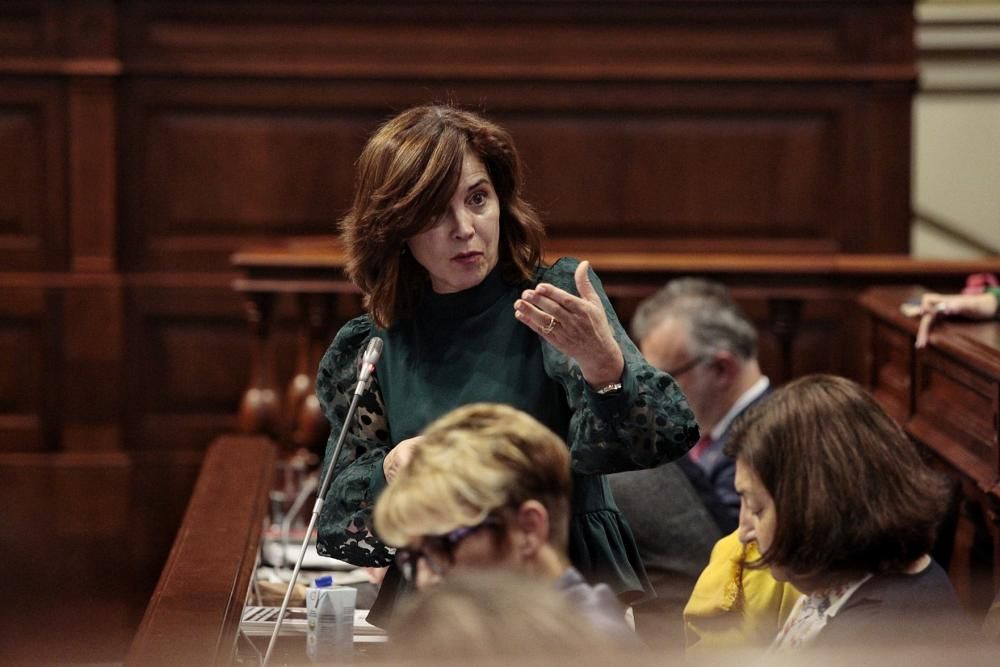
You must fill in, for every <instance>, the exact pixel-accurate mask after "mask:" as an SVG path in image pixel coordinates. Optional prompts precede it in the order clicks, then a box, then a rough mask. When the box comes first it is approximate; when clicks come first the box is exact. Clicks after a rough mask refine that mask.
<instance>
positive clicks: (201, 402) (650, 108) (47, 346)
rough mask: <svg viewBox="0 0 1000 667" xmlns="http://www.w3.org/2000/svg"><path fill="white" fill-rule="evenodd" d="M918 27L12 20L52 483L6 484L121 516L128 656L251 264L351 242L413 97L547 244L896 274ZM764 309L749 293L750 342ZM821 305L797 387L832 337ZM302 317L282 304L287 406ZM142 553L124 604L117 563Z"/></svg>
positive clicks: (8, 402)
mask: <svg viewBox="0 0 1000 667" xmlns="http://www.w3.org/2000/svg"><path fill="white" fill-rule="evenodd" d="M912 28H913V26H912V3H911V2H906V1H903V0H873V1H872V2H866V3H858V2H851V1H846V0H845V1H838V0H717V1H716V0H713V1H711V2H690V1H685V0H616V1H613V2H611V1H608V2H600V1H593V0H583V1H579V2H577V1H573V0H538V1H536V2H524V1H523V0H422V1H420V2H409V1H403V0H358V1H351V2H336V3H332V2H324V1H321V0H292V1H290V2H276V1H274V0H249V1H247V2H240V3H233V2H226V1H223V0H208V1H206V2H190V1H187V0H136V1H134V2H114V1H113V0H86V1H84V0H69V1H67V0H12V1H10V2H4V3H0V364H3V367H4V368H12V369H13V370H12V371H8V372H5V373H4V374H3V376H2V378H0V455H2V456H10V457H14V458H15V459H17V460H16V461H7V463H10V465H11V466H13V467H15V468H18V469H19V470H20V471H21V472H23V473H24V474H25V475H27V476H28V478H33V481H31V479H29V481H26V482H24V483H23V484H21V483H19V484H18V485H15V486H14V487H12V488H14V489H15V490H16V491H17V492H18V493H24V494H27V495H28V496H29V497H33V495H35V494H39V495H40V494H42V493H43V492H44V490H45V489H47V488H48V487H47V486H46V485H47V484H49V482H48V481H46V480H47V479H50V478H49V477H47V475H49V473H50V472H51V470H56V469H58V470H59V471H60V472H59V473H58V475H63V476H65V478H66V479H71V480H76V481H74V482H72V483H69V484H68V485H67V486H64V487H63V488H62V489H61V490H60V492H59V494H58V498H59V501H60V502H61V503H64V504H66V505H71V504H72V503H73V500H72V498H73V496H74V495H79V494H87V493H96V492H97V491H96V490H97V489H99V490H100V491H101V492H103V493H104V496H103V498H102V500H101V501H100V502H101V503H104V504H103V505H101V507H99V508H97V509H99V510H100V511H102V512H109V513H114V512H115V511H116V510H118V511H119V512H124V511H125V510H124V508H128V511H127V512H126V514H127V519H125V520H124V523H121V521H122V519H121V516H119V515H116V516H115V517H113V518H108V519H107V520H108V521H115V522H118V523H115V525H114V527H113V528H112V529H110V532H109V531H103V532H102V533H101V534H100V535H98V536H95V537H94V538H93V540H92V541H91V542H90V543H88V544H85V545H83V547H81V548H82V551H81V554H82V555H81V557H82V558H84V559H85V561H86V562H84V563H81V564H80V565H79V567H80V568H81V569H80V570H79V571H80V572H82V573H84V574H87V575H88V576H89V575H90V574H91V573H92V574H93V576H94V577H95V578H96V579H95V581H98V582H99V583H96V584H95V585H94V588H95V589H96V588H98V587H101V586H105V584H107V586H106V588H102V591H104V592H106V594H107V595H106V596H105V597H103V598H102V597H100V596H99V595H98V596H96V597H95V603H94V604H95V609H97V610H98V612H99V613H101V614H106V615H107V617H108V618H109V619H114V620H112V621H110V623H109V626H108V627H109V629H108V631H107V632H108V633H109V635H108V636H112V635H115V634H116V633H119V634H121V633H122V632H123V631H122V630H121V625H120V624H119V621H122V619H126V620H125V621H124V622H125V623H127V622H128V620H127V618H126V617H128V616H129V615H130V614H131V613H132V612H131V611H130V610H132V609H135V607H136V605H135V599H136V595H137V594H136V592H135V590H139V589H143V590H139V593H138V595H139V597H142V596H143V595H144V594H148V589H149V588H151V586H152V583H153V581H154V580H155V573H156V572H157V571H158V569H159V566H160V565H161V563H162V560H163V558H164V557H165V555H166V549H167V547H168V546H169V543H170V539H169V536H171V535H172V532H173V530H174V527H175V526H176V525H177V521H178V520H179V517H180V514H181V511H182V510H183V506H184V503H185V501H186V497H187V493H188V491H189V489H190V484H191V482H192V480H193V471H194V470H195V469H196V466H197V462H198V460H199V459H200V457H201V455H202V453H203V451H204V448H205V446H206V445H207V443H208V442H210V440H211V439H212V438H213V437H214V436H216V435H217V434H218V433H220V432H225V431H229V430H232V429H234V428H236V419H237V417H236V415H237V407H238V405H239V401H240V398H241V395H242V392H243V390H244V389H245V388H246V386H247V383H248V375H249V373H250V368H249V358H250V353H251V347H252V346H253V345H254V339H253V337H252V335H251V334H250V330H249V328H248V327H247V325H246V324H245V316H244V312H243V310H242V308H243V306H242V303H241V301H240V298H239V297H238V296H236V295H235V294H234V293H233V291H232V289H231V285H230V281H231V279H232V278H234V277H235V276H236V274H235V273H234V272H232V270H231V267H230V264H229V258H230V255H231V253H233V252H234V251H236V250H238V249H241V248H244V247H246V246H248V245H254V244H256V243H258V242H271V241H275V240H277V239H283V238H285V237H289V236H292V237H301V236H306V235H315V234H330V233H332V232H333V230H334V222H335V220H336V219H337V218H338V217H339V216H340V215H341V214H342V213H343V211H344V210H345V209H346V207H347V206H348V203H349V199H350V195H351V188H352V180H353V164H354V161H355V159H356V158H357V155H358V153H359V151H360V149H361V146H362V145H363V142H364V140H365V138H366V135H367V134H368V133H369V132H370V131H371V129H372V128H374V127H375V126H376V124H377V123H378V122H379V121H380V120H382V119H384V118H385V117H387V116H388V115H389V114H391V113H393V112H394V111H398V110H400V109H402V108H405V107H407V106H410V105H414V104H419V103H425V102H428V101H446V100H451V101H454V102H456V103H458V104H460V105H463V106H467V107H471V108H476V109H480V110H482V111H484V112H486V113H487V115H489V116H491V117H493V118H495V119H496V120H498V121H499V122H501V123H503V124H505V125H507V126H508V127H509V128H510V129H511V130H512V132H513V134H514V136H515V139H516V140H517V142H518V144H519V145H520V146H521V148H522V151H523V153H524V157H525V163H526V166H527V170H528V184H527V187H528V194H529V197H530V198H531V199H532V200H533V201H535V202H536V203H537V204H538V206H539V208H540V209H541V211H542V213H543V217H544V219H545V220H546V222H547V223H548V225H549V230H550V235H551V236H552V238H553V240H554V241H558V240H566V241H567V242H572V243H573V244H575V245H574V247H579V248H581V250H582V251H586V249H587V248H588V247H591V248H598V247H602V246H604V245H607V244H614V245H616V246H617V247H620V248H622V249H624V250H629V249H635V248H639V249H642V250H647V251H655V250H661V251H694V252H701V251H713V252H719V251H732V252H740V253H747V252H758V251H767V252H778V253H794V252H814V253H834V252H838V251H841V252H847V251H849V252H863V253H870V252H905V251H906V249H907V247H908V238H909V235H908V223H909V206H908V201H909V141H910V139H909V103H910V98H911V96H912V91H913V83H914V78H915V72H914V66H913V43H912ZM588 243H589V244H591V245H590V246H588V245H587V244H588ZM661 277H662V276H661ZM647 287H648V285H647ZM768 289H769V287H768V286H767V285H761V286H757V287H755V288H754V291H752V292H748V293H746V294H742V295H741V298H744V299H745V300H747V301H748V303H750V304H757V305H756V306H755V307H757V308H758V309H763V312H760V313H758V314H757V315H755V319H757V320H758V321H759V322H761V323H765V322H771V321H772V320H773V318H772V317H771V315H772V314H771V313H769V312H768V311H767V309H768V308H770V307H771V304H770V301H769V298H770V296H772V295H771V294H770V293H769V292H768ZM822 299H823V297H822V296H817V300H818V301H822ZM809 303H810V305H809V306H807V308H806V310H807V312H806V313H805V314H804V315H803V318H804V326H803V328H802V329H801V332H802V336H801V337H800V338H799V340H798V341H797V342H796V346H797V347H796V349H795V350H794V357H795V361H794V363H793V364H792V371H793V372H799V371H802V370H805V369H813V368H817V367H819V366H821V365H822V364H823V353H824V350H825V349H826V348H828V346H829V345H830V341H831V339H833V338H836V336H837V335H839V333H838V332H839V331H841V330H842V329H840V328H838V326H840V324H841V323H840V322H839V320H838V319H837V318H838V317H839V315H838V314H837V313H839V312H840V311H839V310H837V308H838V307H837V306H834V311H831V313H826V312H812V311H810V310H809V309H810V308H812V303H813V301H811V300H810V301H809ZM353 305H354V306H356V303H354V304H353ZM346 314H347V313H346V311H345V312H340V313H338V316H344V315H346ZM295 320H296V312H295V308H294V305H293V304H288V303H284V304H282V305H281V306H280V308H279V313H278V315H277V319H276V324H275V327H276V329H277V336H276V337H272V338H271V341H272V342H271V343H270V344H272V345H273V346H274V347H275V348H276V349H275V350H274V352H275V354H274V355H273V357H274V358H275V359H276V360H277V362H276V364H275V367H274V368H269V369H268V373H269V374H270V379H269V382H271V383H272V384H273V385H274V386H275V387H278V388H280V387H282V386H284V384H285V383H287V382H288V380H289V378H290V377H291V376H292V374H293V371H294V370H295V369H293V368H292V365H293V364H294V363H295V362H294V354H293V353H294V337H295V329H294V322H295ZM814 323H815V324H814ZM834 324H836V325H837V326H833V325H834ZM779 337H780V332H777V333H776V332H772V331H765V332H763V333H762V356H763V357H764V358H765V359H767V361H766V362H765V364H766V365H768V364H770V365H771V366H772V367H774V365H775V364H776V362H774V361H773V360H775V359H780V358H783V354H784V353H783V352H782V350H781V345H782V344H784V343H782V342H781V341H780V340H779ZM829 363H830V364H832V366H831V367H832V368H848V367H849V363H850V360H849V359H840V360H834V361H830V362H829ZM785 371H788V369H784V370H782V371H781V372H785ZM775 373H778V371H777V370H776V371H775ZM23 456H31V457H33V456H37V457H39V458H38V459H37V460H36V459H32V460H31V461H30V462H28V461H25V460H23V459H21V458H20V457H23ZM66 457H70V459H72V460H71V461H70V462H69V463H67V461H69V460H70V459H67V458H66ZM0 463H2V462H0ZM4 465H6V464H4ZM47 469H50V470H48V471H46V470H47ZM6 471H7V468H4V470H3V472H4V474H6ZM102 471H103V472H102ZM105 473H106V474H107V476H102V475H104V474H105ZM53 474H54V473H53ZM46 503H47V501H45V502H42V503H40V504H38V505H31V506H30V507H27V508H25V509H24V510H23V511H22V510H21V509H19V510H18V511H19V512H22V514H21V515H19V516H20V518H21V519H24V521H20V519H19V520H18V521H19V522H18V523H17V529H18V530H19V531H29V530H30V529H31V528H30V525H31V522H32V521H36V520H38V517H39V516H44V513H40V512H42V508H44V507H48V505H47V504H46ZM88 507H91V506H90V505H88V504H87V503H86V502H81V503H80V508H81V511H82V509H84V508H88ZM67 517H68V518H67V520H69V521H73V520H77V519H79V515H78V514H77V513H75V512H72V511H71V512H69V513H68V514H67ZM79 525H81V526H82V525H86V524H85V522H82V521H81V522H80V523H79ZM124 530H128V531H130V534H131V535H133V536H134V541H132V542H127V543H125V548H126V550H127V552H128V554H129V557H128V561H127V563H121V562H119V561H117V560H116V561H115V565H116V566H117V565H121V567H122V568H124V570H125V571H126V572H127V573H128V575H127V576H126V579H125V581H126V584H127V585H125V586H124V587H122V586H119V582H120V579H118V578H116V576H115V575H117V574H119V573H118V572H110V571H108V569H107V568H102V567H101V565H100V563H98V562H97V559H99V557H100V552H101V545H102V544H103V545H104V547H106V548H115V549H117V548H118V547H119V546H121V544H122V542H121V539H122V537H121V535H122V533H121V531H124ZM26 539H27V542H28V543H30V544H41V545H45V546H46V547H47V548H49V549H53V548H58V547H54V546H52V544H53V543H52V541H51V540H54V539H56V538H55V534H53V535H50V536H48V538H46V537H45V536H38V535H29V536H28V537H27V538H26ZM46 539H48V540H49V541H46ZM102 540H103V542H102ZM71 543H72V545H73V546H77V545H79V542H74V541H72V540H71ZM108 545H111V546H110V547H108ZM116 553H117V552H116ZM117 557H118V556H117V555H116V558H117ZM60 562H61V561H60ZM101 573H104V574H105V575H106V578H105V579H103V580H101V579H100V577H101ZM37 574H38V575H39V576H44V574H45V573H44V571H42V570H41V569H39V570H38V572H37ZM110 580H113V581H111V583H110V584H109V583H108V582H109V581H110ZM129 587H130V588H129ZM144 587H145V589H144ZM125 588H129V590H125ZM133 589H135V590H133ZM87 590H88V591H91V589H87ZM25 594H26V595H27V594H28V593H25ZM137 611H141V609H140V610H137ZM70 616H71V615H64V616H61V617H60V618H62V619H64V620H65V619H69V618H70ZM134 620H135V621H137V620H138V614H136V615H135V617H134ZM96 625H97V622H96V621H95V624H93V625H87V624H86V623H84V624H83V625H81V626H77V627H76V628H75V629H72V630H70V631H68V632H69V633H70V634H74V633H76V634H74V636H79V637H83V636H86V635H87V634H88V632H89V629H93V627H96ZM112 643H113V642H112ZM116 650H117V649H111V650H110V651H105V652H104V653H103V654H102V653H100V652H96V653H95V652H84V653H81V654H80V656H82V659H91V658H92V660H93V661H95V662H100V661H114V660H116V659H118V658H120V655H116V653H115V651H116ZM0 653H2V651H0ZM66 655H72V652H66Z"/></svg>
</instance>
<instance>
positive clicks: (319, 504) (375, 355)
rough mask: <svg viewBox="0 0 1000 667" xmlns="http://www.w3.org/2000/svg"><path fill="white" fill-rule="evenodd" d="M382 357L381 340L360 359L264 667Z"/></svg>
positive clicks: (264, 660)
mask: <svg viewBox="0 0 1000 667" xmlns="http://www.w3.org/2000/svg"><path fill="white" fill-rule="evenodd" d="M381 356H382V339H381V338H372V339H371V340H370V341H368V347H366V348H365V353H364V354H363V355H362V356H361V369H360V370H359V371H358V384H357V386H356V387H355V388H354V395H353V396H352V398H351V406H350V407H349V408H348V409H347V416H346V417H344V423H343V424H341V425H340V435H339V436H338V437H337V445H336V446H335V447H334V448H333V455H332V456H331V457H330V465H329V466H328V467H327V469H326V474H325V475H324V476H323V482H322V484H320V485H319V490H318V491H317V493H316V502H315V504H313V512H312V519H310V521H309V527H308V528H306V536H305V539H304V540H303V541H302V546H301V547H300V548H299V557H298V559H296V561H295V569H294V570H293V571H292V578H291V580H289V582H288V588H287V589H286V590H285V599H284V600H282V602H281V609H279V610H278V618H277V619H276V620H275V623H274V630H273V631H272V632H271V640H270V641H269V642H268V644H267V652H266V653H265V654H264V659H263V661H262V662H261V664H262V665H264V667H267V663H268V661H269V660H270V659H271V654H272V653H273V652H274V644H275V640H277V638H278V632H279V631H280V630H281V624H282V621H284V620H285V611H286V610H287V609H288V600H289V599H290V598H291V597H292V589H293V588H295V581H296V579H298V577H299V570H301V569H302V559H303V558H304V557H305V553H306V549H307V548H308V546H309V540H310V538H311V537H312V534H313V530H314V529H315V527H316V522H317V521H318V520H319V514H320V511H321V510H322V509H323V503H325V502H326V493H327V491H329V489H330V483H331V482H332V481H333V470H334V468H336V467H337V459H339V458H340V452H341V450H342V449H343V448H344V439H345V438H346V437H347V431H348V430H350V428H351V422H352V421H353V420H354V413H355V412H356V411H357V409H358V402H359V401H360V400H361V395H362V394H363V393H365V391H366V390H367V389H368V387H369V386H370V385H371V382H372V377H373V376H374V374H375V364H377V363H378V360H379V357H381Z"/></svg>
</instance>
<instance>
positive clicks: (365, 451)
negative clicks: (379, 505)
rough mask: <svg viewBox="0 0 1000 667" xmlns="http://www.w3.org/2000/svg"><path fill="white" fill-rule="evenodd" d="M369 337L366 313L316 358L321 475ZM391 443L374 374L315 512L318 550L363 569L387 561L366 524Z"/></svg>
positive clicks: (382, 547) (382, 481) (388, 556)
mask: <svg viewBox="0 0 1000 667" xmlns="http://www.w3.org/2000/svg"><path fill="white" fill-rule="evenodd" d="M371 336H372V323H371V320H370V319H368V317H367V316H362V317H358V318H355V319H353V320H351V321H350V322H348V323H347V324H345V325H344V327H343V328H342V329H341V330H340V331H339V332H338V333H337V336H336V338H335V339H334V341H333V344H332V345H331V346H330V348H329V349H328V350H327V351H326V354H325V355H323V360H322V361H320V364H319V371H318V373H317V377H316V395H317V397H318V398H319V401H320V404H321V405H322V406H323V412H324V413H325V414H326V418H327V420H329V422H330V439H329V441H328V442H327V445H326V455H325V457H324V460H323V466H322V469H321V470H322V474H325V473H326V469H327V467H328V466H329V465H330V457H331V456H332V455H333V450H334V448H335V447H336V445H337V438H338V437H339V435H340V431H341V428H343V424H344V418H345V417H346V416H347V411H348V409H349V408H350V405H351V398H352V395H353V393H354V386H355V384H356V382H357V376H358V369H359V368H360V360H361V355H362V354H363V351H364V349H365V346H366V344H367V342H368V340H369V339H370V338H371ZM391 447H392V443H391V441H390V438H389V426H388V423H387V421H386V413H385V406H384V404H383V400H382V392H381V390H380V389H379V386H378V377H377V372H376V377H375V378H374V379H373V380H372V384H371V388H370V389H369V390H368V391H366V392H365V393H364V394H363V395H362V396H361V399H360V402H359V403H358V409H357V412H356V413H355V417H354V420H353V423H352V424H350V426H349V428H348V431H347V437H346V439H345V440H344V447H343V450H342V451H341V453H340V460H339V461H338V462H337V468H336V474H335V476H334V478H333V482H332V483H331V484H330V490H329V492H328V493H327V495H326V502H325V503H324V505H323V509H322V511H321V513H320V517H319V528H318V532H319V541H318V544H317V551H318V552H319V553H320V554H322V555H324V556H332V557H333V558H338V559H340V560H343V561H347V562H348V563H352V564H354V565H363V566H368V567H381V566H383V565H388V564H389V563H390V562H391V561H392V558H393V554H394V551H393V550H392V549H391V548H390V547H388V546H386V545H385V544H383V543H382V542H381V541H379V540H378V538H377V537H375V534H374V531H373V530H372V525H371V514H372V508H373V507H374V505H375V499H376V498H377V497H378V494H379V492H380V491H381V490H382V487H383V486H384V484H385V478H384V476H383V475H382V474H381V470H382V461H383V459H384V458H385V455H386V453H388V451H389V449H391ZM321 479H322V478H321Z"/></svg>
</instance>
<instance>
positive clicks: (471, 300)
mask: <svg viewBox="0 0 1000 667" xmlns="http://www.w3.org/2000/svg"><path fill="white" fill-rule="evenodd" d="M509 288H510V285H508V284H507V283H506V281H504V279H503V276H502V272H501V270H500V264H499V262H498V263H497V265H496V266H494V267H493V270H492V271H490V272H489V273H488V274H486V277H485V278H483V281H482V282H481V283H479V284H478V285H476V286H475V287H470V288H469V289H467V290H462V291H461V292H452V293H450V294H438V293H437V292H435V291H434V290H433V289H431V287H430V285H428V286H427V288H426V289H425V290H424V296H423V298H422V299H421V301H420V305H418V306H417V313H418V315H417V316H418V317H430V318H432V319H435V320H460V319H465V318H467V317H472V316H474V315H477V314H479V313H481V312H483V311H485V310H487V309H488V308H489V307H490V306H492V305H493V304H495V303H496V301H497V299H499V298H500V297H501V296H503V295H504V293H506V292H507V290H508V289H509Z"/></svg>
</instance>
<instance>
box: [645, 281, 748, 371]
mask: <svg viewBox="0 0 1000 667" xmlns="http://www.w3.org/2000/svg"><path fill="white" fill-rule="evenodd" d="M668 317H670V318H674V319H677V320H678V321H680V322H682V323H684V324H686V325H687V327H688V332H689V333H690V339H691V345H692V347H693V348H694V349H692V350H691V351H690V352H691V354H692V355H694V356H709V355H711V354H714V353H715V352H718V351H720V350H726V351H728V352H731V353H732V354H734V355H735V356H737V357H739V358H741V359H744V360H751V359H754V358H756V356H757V330H756V329H755V328H754V325H753V323H752V322H750V320H749V319H748V318H747V316H746V315H745V314H744V313H743V310H742V309H741V308H740V307H739V306H738V305H737V304H736V302H735V301H733V299H732V297H731V296H730V295H729V290H728V289H726V286H725V285H723V284H722V283H717V282H714V281H711V280H705V279H703V278H677V279H676V280H671V281H670V282H669V283H667V284H666V285H665V286H664V287H662V288H661V289H660V290H659V291H657V292H656V293H655V294H653V295H652V296H650V297H648V298H647V299H645V300H643V301H642V302H641V303H640V304H639V307H638V308H636V311H635V315H634V316H633V317H632V324H631V329H632V339H633V340H635V341H636V342H637V343H639V342H641V341H642V340H643V339H644V338H645V337H646V336H648V335H649V334H650V333H652V331H653V329H655V328H656V327H658V326H659V325H660V323H661V322H663V320H665V319H667V318H668Z"/></svg>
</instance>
